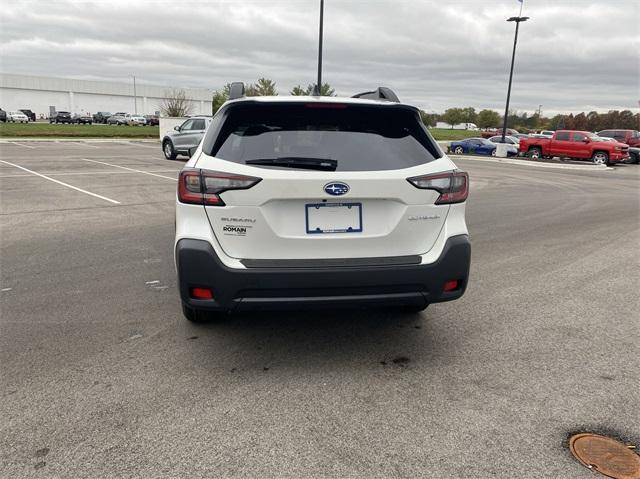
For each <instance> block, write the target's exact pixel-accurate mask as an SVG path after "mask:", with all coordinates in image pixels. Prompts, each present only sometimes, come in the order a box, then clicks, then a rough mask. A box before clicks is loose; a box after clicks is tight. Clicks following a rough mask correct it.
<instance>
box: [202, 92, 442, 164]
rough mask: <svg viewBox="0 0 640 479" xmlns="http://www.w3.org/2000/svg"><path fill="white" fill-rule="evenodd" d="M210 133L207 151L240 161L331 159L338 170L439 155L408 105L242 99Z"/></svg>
mask: <svg viewBox="0 0 640 479" xmlns="http://www.w3.org/2000/svg"><path fill="white" fill-rule="evenodd" d="M216 123H217V122H216ZM215 130H217V131H215ZM209 136H210V138H208V139H207V140H208V141H207V140H205V146H204V148H205V152H207V153H208V154H209V155H211V156H216V157H218V158H221V159H224V160H227V161H233V162H236V163H246V162H247V161H250V160H258V159H277V158H312V159H331V160H334V161H337V167H336V171H376V170H393V169H401V168H409V167H412V166H416V165H420V164H423V163H428V162H430V161H433V160H434V159H435V158H438V157H440V152H439V150H438V148H437V146H436V145H435V143H434V141H433V139H432V138H431V136H430V135H429V134H428V133H427V131H426V130H425V128H424V127H423V125H422V122H421V121H420V119H419V117H418V114H417V112H416V111H415V110H412V109H410V108H405V107H398V108H394V107H387V106H384V107H376V106H369V105H345V104H335V105H331V104H317V103H313V104H304V103H302V104H277V105H274V104H264V105H261V104H256V103H253V104H245V105H237V106H234V107H232V108H230V109H229V110H227V112H226V113H225V115H224V117H223V118H222V119H221V125H220V126H219V127H218V128H216V129H210V131H209ZM268 167H269V168H272V167H274V166H268Z"/></svg>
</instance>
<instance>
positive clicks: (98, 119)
mask: <svg viewBox="0 0 640 479" xmlns="http://www.w3.org/2000/svg"><path fill="white" fill-rule="evenodd" d="M110 116H111V113H109V112H108V111H99V112H98V113H94V114H93V121H94V123H104V124H106V123H107V120H108V119H109V117H110Z"/></svg>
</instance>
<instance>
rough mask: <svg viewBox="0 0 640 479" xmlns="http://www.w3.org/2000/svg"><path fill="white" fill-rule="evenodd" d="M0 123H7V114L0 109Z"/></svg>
mask: <svg viewBox="0 0 640 479" xmlns="http://www.w3.org/2000/svg"><path fill="white" fill-rule="evenodd" d="M0 121H1V122H2V123H6V122H7V112H6V111H4V110H3V109H2V108H0Z"/></svg>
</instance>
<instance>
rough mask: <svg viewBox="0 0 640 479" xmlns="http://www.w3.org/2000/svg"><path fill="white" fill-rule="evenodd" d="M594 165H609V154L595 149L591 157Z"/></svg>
mask: <svg viewBox="0 0 640 479" xmlns="http://www.w3.org/2000/svg"><path fill="white" fill-rule="evenodd" d="M591 161H593V164H594V165H607V166H609V155H608V154H607V153H606V152H605V151H596V152H594V153H593V156H592V157H591Z"/></svg>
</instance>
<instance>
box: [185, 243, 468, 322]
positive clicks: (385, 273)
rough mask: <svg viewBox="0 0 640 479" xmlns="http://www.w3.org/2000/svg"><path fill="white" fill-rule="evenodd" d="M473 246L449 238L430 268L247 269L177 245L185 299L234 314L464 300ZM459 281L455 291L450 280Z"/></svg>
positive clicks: (200, 246) (205, 249) (201, 246)
mask: <svg viewBox="0 0 640 479" xmlns="http://www.w3.org/2000/svg"><path fill="white" fill-rule="evenodd" d="M470 261H471V244H470V243H469V237H468V236H467V235H459V236H454V237H451V238H449V239H448V240H447V242H446V244H445V246H444V249H443V251H442V254H441V255H440V258H438V260H437V261H435V262H434V263H431V264H406V265H399V264H394V265H384V266H383V265H378V266H347V267H335V266H334V267H326V268H324V267H323V268H318V267H313V268H310V267H302V268H292V267H286V268H271V267H268V268H260V267H258V268H246V269H235V268H229V267H227V266H225V265H224V264H223V263H222V262H221V261H220V259H219V258H218V256H217V255H216V253H215V252H214V251H213V248H212V247H211V245H210V244H209V243H208V242H206V241H202V240H193V239H181V240H180V241H178V243H177V245H176V265H177V270H178V284H179V288H180V297H181V299H182V301H183V302H184V303H185V304H187V305H189V306H191V307H192V308H196V309H203V310H212V311H234V310H251V309H265V308H266V309H282V308H296V307H302V306H304V307H307V306H327V307H343V306H376V305H378V306H388V305H426V304H429V303H437V302H442V301H451V300H454V299H458V298H460V297H461V296H462V295H463V294H464V292H465V289H466V287H467V282H468V277H469V265H470ZM449 280H458V281H459V287H458V288H457V289H456V290H454V291H446V292H445V291H443V286H444V283H445V282H446V281H449ZM194 287H200V288H203V287H204V288H209V289H211V290H212V291H213V297H214V299H212V300H201V299H194V298H192V297H191V296H190V293H189V292H190V290H191V288H194Z"/></svg>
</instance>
